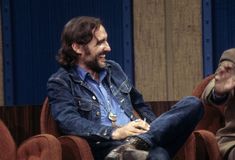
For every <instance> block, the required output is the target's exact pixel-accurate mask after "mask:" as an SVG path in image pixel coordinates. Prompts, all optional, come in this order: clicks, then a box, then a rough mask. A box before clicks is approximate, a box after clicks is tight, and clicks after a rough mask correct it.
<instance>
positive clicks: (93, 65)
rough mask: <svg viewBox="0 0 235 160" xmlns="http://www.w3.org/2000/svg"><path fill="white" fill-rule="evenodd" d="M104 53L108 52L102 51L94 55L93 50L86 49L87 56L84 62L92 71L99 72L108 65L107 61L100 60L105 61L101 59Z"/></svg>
mask: <svg viewBox="0 0 235 160" xmlns="http://www.w3.org/2000/svg"><path fill="white" fill-rule="evenodd" d="M104 54H106V53H104V52H101V53H98V54H96V55H95V56H92V54H91V52H90V51H89V49H88V50H87V51H86V56H87V58H86V60H85V61H84V64H85V65H86V66H87V67H88V68H89V69H91V70H92V71H94V72H97V73H99V72H100V71H102V70H104V68H105V67H106V62H100V61H101V60H102V61H103V58H102V59H101V56H102V55H104ZM104 59H105V58H104ZM105 61H106V60H105Z"/></svg>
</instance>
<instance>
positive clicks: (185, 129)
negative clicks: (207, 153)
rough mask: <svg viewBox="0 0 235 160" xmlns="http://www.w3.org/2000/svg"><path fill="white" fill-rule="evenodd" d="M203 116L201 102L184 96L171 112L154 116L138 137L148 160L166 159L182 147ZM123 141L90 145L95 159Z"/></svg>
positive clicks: (101, 157) (103, 155) (102, 156)
mask: <svg viewBox="0 0 235 160" xmlns="http://www.w3.org/2000/svg"><path fill="white" fill-rule="evenodd" d="M203 113H204V110H203V105H202V103H201V101H200V100H199V99H198V98H196V97H193V96H189V97H185V98H183V99H182V100H180V101H179V102H178V103H176V104H175V105H174V106H172V107H171V109H170V110H169V111H167V112H165V113H163V114H162V115H161V116H159V117H157V118H156V119H155V120H154V121H153V122H152V123H151V124H150V126H151V127H150V130H149V131H148V132H146V133H144V134H141V135H138V137H139V138H141V139H143V140H144V141H145V142H147V143H148V144H149V145H150V146H151V149H150V151H149V156H148V159H149V160H169V159H170V158H172V157H174V155H175V154H176V152H177V151H178V150H179V149H180V148H181V147H182V145H183V144H184V143H185V141H186V139H187V138H188V137H189V136H190V134H191V133H192V131H193V130H194V128H195V126H196V125H197V123H198V122H199V120H200V119H201V118H202V116H203ZM123 143H124V141H109V142H107V141H106V142H101V143H99V144H94V143H93V144H92V145H91V147H92V149H93V154H94V156H95V159H103V158H104V157H105V155H106V154H108V153H109V152H110V151H111V150H112V149H114V148H116V147H117V146H119V145H121V144H123Z"/></svg>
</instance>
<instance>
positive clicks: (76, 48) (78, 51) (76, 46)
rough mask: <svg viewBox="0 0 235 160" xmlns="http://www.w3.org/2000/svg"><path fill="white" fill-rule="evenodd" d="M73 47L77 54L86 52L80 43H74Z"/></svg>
mask: <svg viewBox="0 0 235 160" xmlns="http://www.w3.org/2000/svg"><path fill="white" fill-rule="evenodd" d="M72 48H73V50H74V51H75V52H76V53H77V54H79V55H80V54H82V53H83V52H84V50H83V47H82V45H79V44H77V43H73V44H72Z"/></svg>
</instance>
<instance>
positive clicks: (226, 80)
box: [214, 61, 235, 96]
mask: <svg viewBox="0 0 235 160" xmlns="http://www.w3.org/2000/svg"><path fill="white" fill-rule="evenodd" d="M234 87H235V65H234V63H232V62H230V61H223V62H222V63H221V64H220V66H219V67H218V69H217V71H216V73H215V88H214V90H215V93H216V95H219V96H222V95H224V94H226V93H228V92H230V91H231V90H233V88H234Z"/></svg>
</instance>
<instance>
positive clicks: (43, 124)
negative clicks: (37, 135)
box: [40, 97, 61, 137]
mask: <svg viewBox="0 0 235 160" xmlns="http://www.w3.org/2000/svg"><path fill="white" fill-rule="evenodd" d="M40 130H41V133H47V134H51V135H53V136H55V137H59V136H60V135H61V134H60V132H59V129H58V126H57V124H56V122H55V120H54V119H53V117H52V115H51V111H50V105H49V102H48V98H47V97H46V99H45V100H44V102H43V105H42V111H41V115H40Z"/></svg>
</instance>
